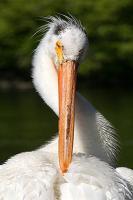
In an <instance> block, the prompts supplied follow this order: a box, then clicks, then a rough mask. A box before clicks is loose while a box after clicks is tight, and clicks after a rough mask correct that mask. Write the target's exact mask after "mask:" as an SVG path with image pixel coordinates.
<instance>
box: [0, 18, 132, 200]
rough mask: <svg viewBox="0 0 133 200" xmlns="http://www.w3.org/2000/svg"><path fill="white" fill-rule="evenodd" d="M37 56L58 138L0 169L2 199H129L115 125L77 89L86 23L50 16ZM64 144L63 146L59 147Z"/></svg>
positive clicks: (38, 77)
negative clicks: (118, 162)
mask: <svg viewBox="0 0 133 200" xmlns="http://www.w3.org/2000/svg"><path fill="white" fill-rule="evenodd" d="M48 20H49V22H48V24H47V25H46V26H44V27H43V29H45V28H46V32H45V34H44V36H43V38H42V40H41V41H40V43H39V45H38V47H37V49H36V51H35V54H34V57H33V61H32V64H33V69H32V78H33V84H34V86H35V88H36V90H37V91H38V93H39V94H40V96H41V97H42V99H43V100H44V102H45V103H46V104H47V105H48V106H50V108H51V109H52V110H53V111H54V112H55V114H56V115H58V116H59V141H58V136H57V137H55V138H54V139H53V140H52V141H50V142H48V143H47V144H46V145H44V146H42V147H40V148H38V149H37V150H35V151H32V152H25V153H21V154H18V155H15V156H14V157H12V158H10V159H9V160H7V162H5V163H4V164H3V165H1V166H0V200H18V199H19V200H34V199H36V200H81V199H82V200H88V199H91V200H114V199H115V200H124V199H125V200H129V199H133V171H132V170H131V169H127V168H117V169H115V168H113V166H114V162H115V158H116V155H117V148H118V143H117V139H116V133H115V131H114V128H113V127H112V125H111V124H110V123H109V122H108V121H107V120H106V119H105V118H104V117H103V116H102V114H101V113H99V112H98V111H96V109H95V108H94V107H93V106H92V105H91V104H90V103H89V102H88V101H87V100H86V99H85V98H84V97H82V95H80V94H79V93H78V92H77V91H76V79H77V78H76V77H77V71H78V68H79V67H81V66H80V63H81V62H82V60H83V59H84V57H85V55H86V52H87V49H88V43H89V42H88V38H87V35H86V31H85V29H84V27H83V26H82V25H81V23H80V22H79V21H78V20H76V19H75V18H73V17H72V16H64V19H62V18H60V17H50V18H48ZM58 145H59V146H58Z"/></svg>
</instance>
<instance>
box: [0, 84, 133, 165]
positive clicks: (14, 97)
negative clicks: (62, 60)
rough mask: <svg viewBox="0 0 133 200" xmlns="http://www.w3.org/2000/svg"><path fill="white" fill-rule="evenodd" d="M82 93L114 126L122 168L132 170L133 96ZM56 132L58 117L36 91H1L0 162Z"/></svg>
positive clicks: (105, 91)
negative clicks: (118, 140) (119, 146)
mask: <svg viewBox="0 0 133 200" xmlns="http://www.w3.org/2000/svg"><path fill="white" fill-rule="evenodd" d="M79 90H80V92H81V93H82V94H83V95H84V96H85V97H86V98H87V99H89V101H90V102H91V103H93V105H94V106H95V107H96V108H97V109H98V110H99V111H100V112H101V113H102V114H104V115H105V117H106V118H107V119H108V120H109V121H110V122H112V123H113V125H114V126H115V127H116V129H117V132H118V134H119V137H120V141H121V151H120V155H119V159H118V160H119V165H121V166H127V167H130V168H133V159H132V153H133V92H132V90H131V89H130V90H127V89H125V90H122V89H113V88H112V89H90V88H89V89H88V87H87V85H86V84H83V85H82V86H81V87H80V88H79ZM56 132H57V117H56V116H55V114H54V113H53V112H52V111H51V110H50V109H49V108H48V107H47V106H46V105H44V103H43V101H42V100H41V98H40V97H39V96H38V94H37V93H36V92H35V91H34V90H28V91H18V90H17V91H0V160H1V162H3V161H5V160H6V159H7V158H8V157H10V156H11V155H14V154H16V153H19V152H22V151H29V150H33V149H35V148H37V147H39V146H40V145H42V144H44V143H45V142H46V141H47V140H48V139H50V138H51V133H53V135H54V133H56Z"/></svg>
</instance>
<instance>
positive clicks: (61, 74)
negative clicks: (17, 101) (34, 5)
mask: <svg viewBox="0 0 133 200" xmlns="http://www.w3.org/2000/svg"><path fill="white" fill-rule="evenodd" d="M45 28H46V30H47V31H46V34H45V36H44V37H43V39H42V40H41V42H40V45H39V47H38V49H37V52H40V53H37V54H36V55H35V59H34V63H33V64H34V65H35V66H36V65H37V63H36V60H37V61H39V62H41V61H42V60H43V61H42V63H43V66H42V68H41V70H42V69H44V66H48V65H49V67H50V66H54V67H55V69H56V72H57V73H56V74H57V76H58V102H59V104H58V105H59V148H58V149H59V163H60V168H61V171H62V172H66V171H67V169H68V166H69V164H70V163H71V160H72V150H73V138H74V113H75V92H76V77H77V69H78V66H79V63H80V61H81V60H82V59H83V58H84V56H85V54H86V52H87V48H88V39H87V35H86V32H85V29H84V28H83V26H82V25H81V23H80V22H79V21H78V20H76V19H75V18H73V17H67V16H66V17H64V19H61V18H59V17H50V18H49V23H48V24H47V25H46V26H45ZM38 54H39V56H38ZM44 54H47V57H48V58H49V59H50V63H51V64H48V63H47V62H46V57H45V59H43V57H44ZM36 57H37V58H36ZM44 62H45V63H44ZM41 70H40V72H41ZM48 70H49V68H47V70H46V69H45V74H44V76H45V79H46V83H45V88H46V85H47V84H48V81H47V80H48V77H46V73H47V71H48ZM40 72H39V73H38V72H37V73H36V70H34V84H35V85H36V88H37V89H38V90H40V91H41V93H42V94H44V91H43V88H44V87H43V85H44V83H42V84H40V85H41V86H38V85H39V84H38V83H39V82H40V77H42V74H43V73H40ZM35 74H36V75H35ZM38 74H39V75H38ZM39 76H40V77H39ZM44 76H43V78H42V80H44ZM52 76H54V77H53V78H55V76H56V75H55V74H54V75H53V74H52ZM38 77H39V78H38ZM36 80H37V81H36ZM51 80H52V79H51ZM52 81H53V80H52ZM40 88H41V89H40ZM53 92H54V91H53ZM45 93H48V92H45ZM42 96H43V95H42ZM50 97H51V96H50ZM44 99H48V97H47V95H46V94H45V98H44ZM49 100H50V98H49V99H48V101H49ZM51 102H52V103H53V101H52V100H51ZM49 105H50V103H49Z"/></svg>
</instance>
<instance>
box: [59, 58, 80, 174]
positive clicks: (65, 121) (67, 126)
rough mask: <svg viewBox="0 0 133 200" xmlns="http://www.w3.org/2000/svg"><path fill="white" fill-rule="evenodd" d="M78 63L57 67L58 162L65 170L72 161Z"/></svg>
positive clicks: (72, 62) (63, 171) (71, 62)
mask: <svg viewBox="0 0 133 200" xmlns="http://www.w3.org/2000/svg"><path fill="white" fill-rule="evenodd" d="M77 67H78V64H77V63H76V62H75V61H66V62H64V63H62V64H60V66H59V69H58V90H59V150H58V151H59V164H60V168H61V171H62V173H65V172H67V170H68V168H69V165H70V163H71V161H72V152H73V139H74V113H75V92H76V79H77Z"/></svg>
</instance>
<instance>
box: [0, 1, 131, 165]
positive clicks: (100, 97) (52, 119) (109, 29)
mask: <svg viewBox="0 0 133 200" xmlns="http://www.w3.org/2000/svg"><path fill="white" fill-rule="evenodd" d="M132 12H133V1H131V0H121V1H116V0H95V1H94V0H84V1H83V0H75V1H72V0H64V1H63V2H62V1H61V0H56V1H54V0H38V1H36V0H29V1H26V0H1V1H0V110H1V112H0V160H1V162H3V161H5V160H6V159H7V158H8V157H9V156H11V155H13V154H16V153H19V152H21V151H28V150H32V149H34V148H37V147H38V146H40V145H42V144H43V143H44V142H46V141H47V140H48V139H50V137H51V133H53V134H52V135H54V133H55V132H57V117H56V116H55V115H54V114H53V112H52V111H50V109H49V108H47V106H46V105H44V103H43V101H42V100H41V99H40V98H39V97H38V95H37V94H36V93H35V91H34V90H33V89H32V84H31V78H30V77H31V75H30V74H31V60H32V55H33V51H34V49H35V48H36V46H37V44H38V42H39V40H40V38H41V37H42V35H41V34H37V35H35V36H33V35H34V33H35V32H36V31H37V30H38V28H39V26H41V25H43V24H44V22H43V21H42V17H44V16H50V15H56V14H58V13H62V14H67V13H71V14H72V15H74V16H75V17H77V18H78V19H80V20H81V22H82V24H83V25H84V26H85V28H86V31H87V33H88V37H89V42H90V48H89V52H88V56H87V58H86V61H85V62H84V63H83V64H82V66H81V67H80V71H79V80H80V81H79V82H80V83H78V87H79V91H80V92H81V93H82V94H83V95H84V96H86V98H87V99H88V100H90V101H91V102H92V104H94V106H96V108H97V109H98V110H99V111H100V112H101V113H103V114H104V115H105V117H107V118H108V119H109V121H111V122H112V123H113V124H114V125H115V127H116V129H117V132H118V134H119V136H120V140H121V144H122V145H121V153H120V156H119V158H118V161H119V162H118V163H119V164H120V165H124V166H128V167H133V160H132V152H133V136H132V130H133V92H132V86H133V55H132V52H133V15H132ZM20 89H21V90H20ZM22 89H23V90H22ZM51 124H52V125H51Z"/></svg>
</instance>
